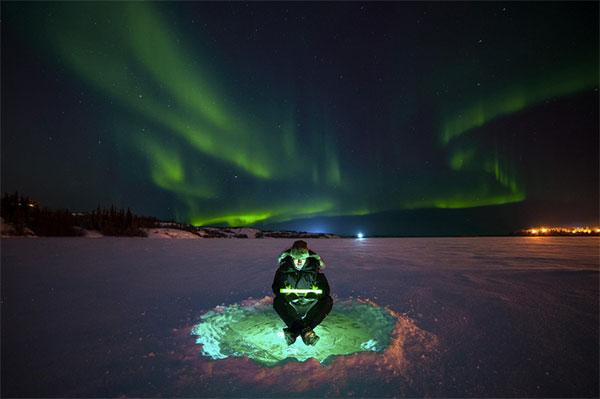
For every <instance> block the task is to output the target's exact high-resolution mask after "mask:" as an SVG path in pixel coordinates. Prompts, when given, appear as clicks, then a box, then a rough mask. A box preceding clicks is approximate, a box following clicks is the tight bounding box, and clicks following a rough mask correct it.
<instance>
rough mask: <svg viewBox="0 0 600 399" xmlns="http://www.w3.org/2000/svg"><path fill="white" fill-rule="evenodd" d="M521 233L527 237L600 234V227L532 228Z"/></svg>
mask: <svg viewBox="0 0 600 399" xmlns="http://www.w3.org/2000/svg"><path fill="white" fill-rule="evenodd" d="M522 232H524V233H526V234H528V235H534V236H537V235H565V234H568V235H571V234H583V235H587V234H591V235H597V234H600V227H589V226H583V227H582V226H577V227H533V228H530V229H527V230H522Z"/></svg>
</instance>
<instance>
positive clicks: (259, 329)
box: [192, 301, 396, 366]
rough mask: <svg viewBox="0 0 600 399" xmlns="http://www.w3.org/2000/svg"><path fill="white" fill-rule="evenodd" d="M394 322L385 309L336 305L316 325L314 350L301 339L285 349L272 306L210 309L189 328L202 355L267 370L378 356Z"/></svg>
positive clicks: (389, 337) (344, 303)
mask: <svg viewBox="0 0 600 399" xmlns="http://www.w3.org/2000/svg"><path fill="white" fill-rule="evenodd" d="M395 324H396V319H395V318H394V317H393V316H392V315H390V314H389V312H387V311H386V310H385V309H382V308H380V307H377V306H374V305H372V304H368V303H362V302H357V301H346V302H336V303H334V305H333V310H332V311H331V313H330V314H329V315H328V316H327V318H325V320H323V322H322V323H321V324H320V325H319V326H317V328H316V329H315V332H316V333H317V334H318V335H319V336H320V337H321V339H320V340H319V342H318V343H317V344H316V345H315V346H306V345H304V343H303V342H302V340H301V339H298V340H297V341H296V343H294V344H293V345H291V346H287V344H286V342H285V338H284V336H283V331H282V329H283V327H285V324H284V323H283V322H282V321H281V319H280V318H279V316H278V315H277V313H276V312H275V310H273V307H272V305H271V304H265V303H258V302H257V303H255V304H252V305H247V306H241V305H237V304H235V305H230V306H227V307H225V308H220V309H217V310H214V311H210V312H208V313H206V314H204V315H203V316H202V317H201V320H200V322H199V323H198V324H197V325H196V326H194V328H193V329H192V335H195V336H197V337H198V338H197V341H196V342H197V343H198V344H201V345H202V354H203V355H204V356H208V357H210V358H212V359H224V358H227V357H244V356H247V357H249V358H250V359H253V360H254V361H256V362H258V363H260V364H264V365H267V366H273V365H276V364H277V363H280V362H282V361H284V360H286V359H287V360H291V359H296V360H298V361H305V360H307V359H310V358H315V359H317V360H318V361H319V362H321V363H324V362H327V360H329V359H331V358H332V357H333V356H342V355H349V354H352V353H356V352H363V351H372V352H382V351H383V350H384V349H385V348H386V347H387V346H388V345H389V343H390V340H391V334H392V331H393V329H394V326H395Z"/></svg>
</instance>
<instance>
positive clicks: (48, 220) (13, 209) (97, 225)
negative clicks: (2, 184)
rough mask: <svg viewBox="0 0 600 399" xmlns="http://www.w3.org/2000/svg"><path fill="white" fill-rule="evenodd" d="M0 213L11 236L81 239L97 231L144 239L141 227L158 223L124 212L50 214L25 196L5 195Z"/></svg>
mask: <svg viewBox="0 0 600 399" xmlns="http://www.w3.org/2000/svg"><path fill="white" fill-rule="evenodd" d="M0 213H1V216H2V218H3V219H4V221H5V222H7V223H10V224H11V225H12V226H13V227H14V234H16V235H26V234H28V233H30V232H29V231H30V230H31V232H33V233H34V234H35V235H39V236H81V235H83V234H84V229H87V230H97V231H99V232H100V233H102V234H103V235H106V236H141V237H144V236H146V232H145V231H144V230H142V228H143V227H155V226H156V224H157V219H156V218H153V217H144V216H138V215H135V214H133V213H132V212H131V210H130V209H129V208H127V210H124V209H117V208H115V207H114V206H111V207H110V208H100V206H98V208H96V210H94V211H92V212H89V213H72V212H70V211H69V210H68V209H59V210H53V209H48V208H45V207H41V206H40V204H39V203H38V202H37V201H35V200H33V199H31V198H30V197H27V196H21V195H19V193H18V192H15V193H14V194H8V193H5V194H4V195H3V196H2V200H1V209H0Z"/></svg>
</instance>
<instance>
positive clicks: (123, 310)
mask: <svg viewBox="0 0 600 399" xmlns="http://www.w3.org/2000/svg"><path fill="white" fill-rule="evenodd" d="M292 242H293V240H279V239H262V240H261V239H256V240H252V239H248V240H243V239H198V240H168V239H164V240H151V239H142V238H100V239H83V238H64V239H63V238H36V239H23V238H14V239H12V238H11V239H2V241H1V249H2V258H1V259H2V276H1V277H2V337H1V338H2V342H1V344H2V348H1V349H2V388H1V389H2V396H3V397H15V396H22V397H23V396H25V397H34V396H43V397H51V396H60V397H65V396H78V397H82V396H85V397H91V396H101V397H114V396H213V397H214V396H238V397H239V396H244V397H249V396H323V395H329V396H371V397H373V396H377V397H389V396H403V395H407V396H424V395H425V396H461V397H465V396H471V397H482V396H486V397H490V396H496V397H497V396H503V397H507V396H510V397H526V396H536V397H549V396H553V397H597V396H598V393H599V392H598V375H599V367H598V364H599V356H598V349H599V348H598V342H599V338H600V337H599V327H598V326H599V320H598V319H599V305H598V303H599V302H598V301H599V295H598V290H599V282H600V281H599V274H598V272H599V270H600V264H599V262H600V254H599V248H600V239H599V238H597V237H505V238H491V237H490V238H389V239H383V238H382V239H364V240H355V239H328V240H308V242H309V246H310V247H311V248H312V249H314V250H316V251H317V252H318V253H319V254H321V256H322V257H323V258H324V259H325V261H326V262H327V269H325V274H326V275H327V278H328V280H329V283H330V285H331V289H332V293H333V295H334V300H335V301H344V300H348V299H350V298H354V299H356V298H363V299H366V300H369V301H370V302H372V303H375V304H377V305H379V306H381V307H385V308H387V309H389V310H390V311H392V312H395V314H397V315H398V317H399V322H398V324H397V327H396V333H397V336H396V338H395V340H394V346H393V347H391V348H390V349H389V350H388V351H387V352H386V353H385V354H379V353H374V352H373V353H371V354H369V355H370V357H366V356H363V357H357V356H356V355H352V356H346V357H340V358H339V359H337V361H336V362H334V363H332V364H319V363H318V362H316V361H312V360H308V361H306V362H297V361H293V362H285V363H282V364H281V365H276V366H273V367H267V366H264V365H260V364H257V363H255V362H253V361H251V360H248V359H244V358H237V359H230V358H228V359H220V360H213V359H209V358H206V357H204V356H202V355H201V354H200V353H199V351H200V347H199V346H198V345H196V343H195V338H194V337H193V336H190V334H189V333H190V329H191V328H192V326H193V325H194V324H195V323H197V322H198V320H199V318H200V316H201V315H203V314H204V313H205V312H207V311H209V310H211V309H214V308H215V307H218V306H220V305H230V304H234V303H242V302H244V301H246V302H248V300H249V298H255V299H261V298H262V299H263V301H264V300H268V298H266V299H265V297H266V296H270V295H271V292H270V287H271V283H272V278H273V274H274V272H275V269H276V265H275V260H276V257H277V255H278V254H279V252H280V251H281V250H283V249H285V248H287V247H289V245H290V244H291V243H292ZM334 309H335V303H334Z"/></svg>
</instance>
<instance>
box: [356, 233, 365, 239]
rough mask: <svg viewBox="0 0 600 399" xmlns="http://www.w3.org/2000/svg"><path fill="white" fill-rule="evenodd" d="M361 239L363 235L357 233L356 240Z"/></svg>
mask: <svg viewBox="0 0 600 399" xmlns="http://www.w3.org/2000/svg"><path fill="white" fill-rule="evenodd" d="M363 237H364V235H363V233H358V234H357V235H356V238H358V239H360V238H363Z"/></svg>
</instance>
